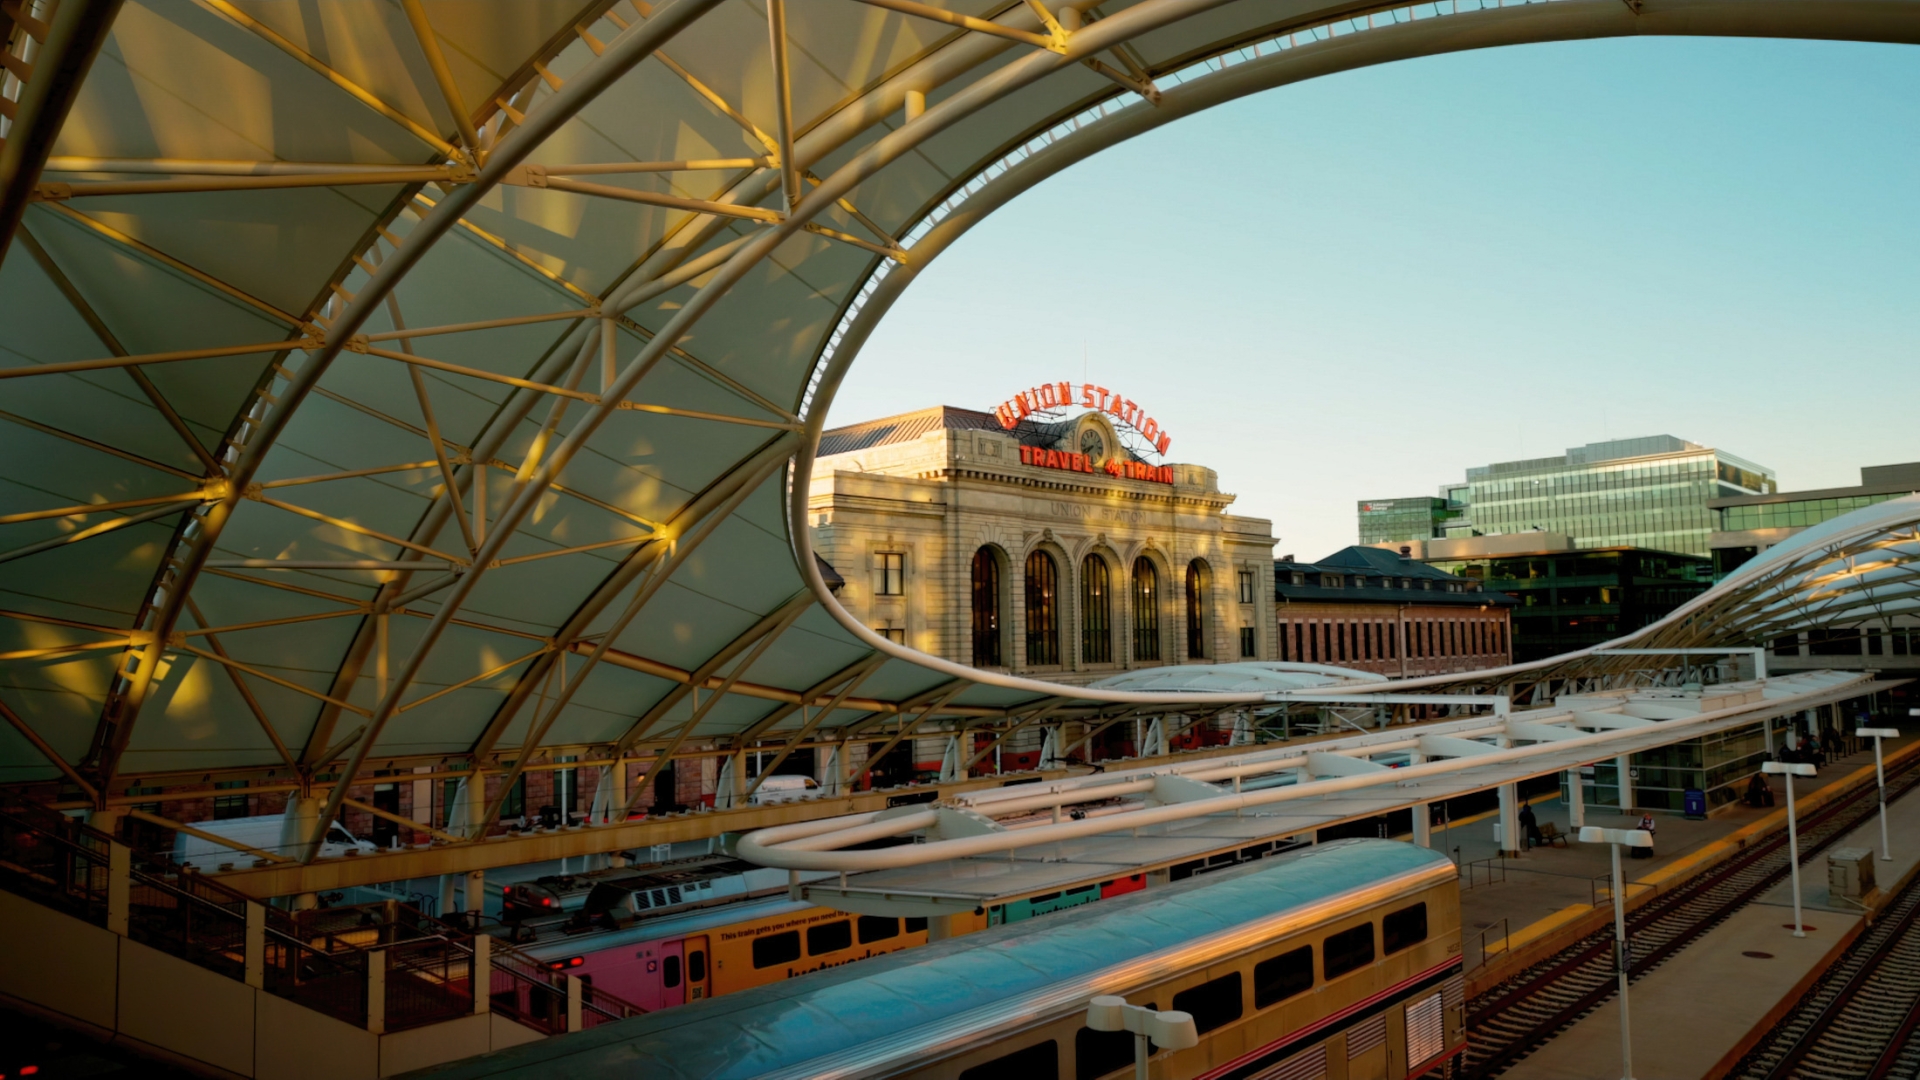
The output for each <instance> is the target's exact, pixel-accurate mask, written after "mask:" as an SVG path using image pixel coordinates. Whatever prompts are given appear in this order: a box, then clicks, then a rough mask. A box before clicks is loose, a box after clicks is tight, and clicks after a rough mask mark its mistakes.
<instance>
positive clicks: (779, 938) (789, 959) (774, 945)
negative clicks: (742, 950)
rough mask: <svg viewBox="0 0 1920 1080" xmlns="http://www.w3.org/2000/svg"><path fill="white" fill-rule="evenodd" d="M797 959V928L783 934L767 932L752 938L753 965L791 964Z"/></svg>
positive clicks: (798, 946) (758, 966) (798, 932)
mask: <svg viewBox="0 0 1920 1080" xmlns="http://www.w3.org/2000/svg"><path fill="white" fill-rule="evenodd" d="M798 959H800V931H798V930H789V931H787V932H786V933H784V934H768V935H766V936H764V937H757V938H754V939H753V966H754V967H757V968H763V967H772V966H774V965H775V964H791V963H793V962H794V961H795V960H798Z"/></svg>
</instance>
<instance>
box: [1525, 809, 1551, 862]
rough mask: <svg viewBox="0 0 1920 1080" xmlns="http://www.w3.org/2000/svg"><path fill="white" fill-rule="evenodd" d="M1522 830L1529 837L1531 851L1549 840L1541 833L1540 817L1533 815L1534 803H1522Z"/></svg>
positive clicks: (1528, 845)
mask: <svg viewBox="0 0 1920 1080" xmlns="http://www.w3.org/2000/svg"><path fill="white" fill-rule="evenodd" d="M1520 831H1521V832H1522V833H1523V834H1524V835H1525V836H1526V838H1527V850H1529V851H1531V850H1533V848H1535V847H1536V846H1538V845H1540V844H1544V843H1546V842H1547V838H1546V837H1544V836H1541V835H1540V819H1539V818H1536V817H1534V816H1533V804H1532V803H1521V804H1520Z"/></svg>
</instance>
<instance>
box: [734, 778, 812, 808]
mask: <svg viewBox="0 0 1920 1080" xmlns="http://www.w3.org/2000/svg"><path fill="white" fill-rule="evenodd" d="M819 791H820V782H819V781H817V780H815V779H814V778H813V777H811V776H769V777H767V778H766V779H764V780H762V781H760V788H759V790H758V791H755V792H754V793H753V799H752V800H751V801H752V803H753V805H755V806H765V805H767V804H768V803H783V802H796V801H798V800H800V799H804V798H807V797H808V796H810V795H816V794H818V793H819Z"/></svg>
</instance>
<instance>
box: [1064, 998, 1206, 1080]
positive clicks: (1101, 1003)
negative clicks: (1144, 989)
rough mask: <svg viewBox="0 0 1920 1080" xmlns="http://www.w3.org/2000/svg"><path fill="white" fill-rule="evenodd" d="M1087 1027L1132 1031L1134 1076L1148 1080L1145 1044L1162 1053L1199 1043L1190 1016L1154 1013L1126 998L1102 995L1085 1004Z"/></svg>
mask: <svg viewBox="0 0 1920 1080" xmlns="http://www.w3.org/2000/svg"><path fill="white" fill-rule="evenodd" d="M1087 1026H1088V1027H1090V1028H1092V1029H1093V1030H1095V1031H1131V1032H1133V1075H1134V1077H1135V1080H1147V1042H1148V1041H1149V1040H1151V1041H1152V1042H1153V1045H1155V1046H1158V1047H1160V1048H1161V1049H1162V1050H1185V1049H1187V1048H1189V1047H1193V1046H1198V1045H1199V1044H1200V1033H1199V1032H1197V1031H1195V1030H1194V1027H1193V1015H1192V1014H1191V1013H1184V1012H1181V1011H1180V1010H1178V1009H1168V1010H1167V1011H1165V1012H1155V1011H1154V1010H1152V1009H1148V1008H1144V1007H1142V1006H1139V1005H1129V1004H1127V999H1126V998H1123V997H1114V996H1112V995H1104V994H1103V995H1101V996H1100V997H1097V998H1094V999H1093V1000H1092V1001H1089V1002H1087Z"/></svg>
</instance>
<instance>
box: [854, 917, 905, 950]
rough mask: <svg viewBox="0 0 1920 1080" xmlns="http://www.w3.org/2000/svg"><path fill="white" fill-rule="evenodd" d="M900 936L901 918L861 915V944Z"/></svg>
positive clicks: (869, 943)
mask: <svg viewBox="0 0 1920 1080" xmlns="http://www.w3.org/2000/svg"><path fill="white" fill-rule="evenodd" d="M899 936H900V920H899V919H888V918H882V917H881V916H878V915H862V916H860V944H862V945H871V944H872V943H874V942H876V941H885V940H887V939H888V938H896V937H899Z"/></svg>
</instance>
